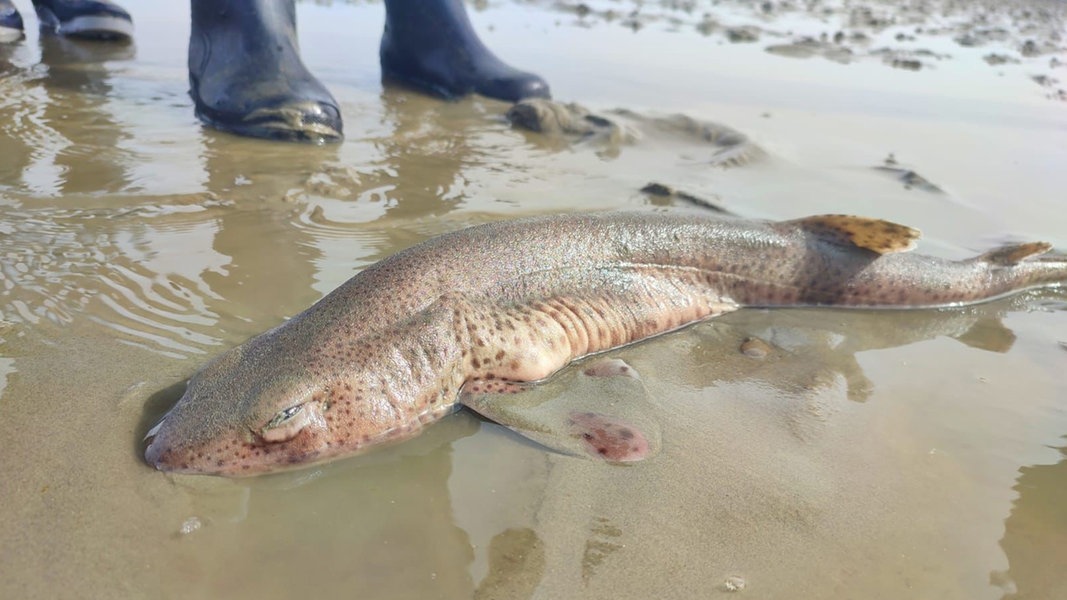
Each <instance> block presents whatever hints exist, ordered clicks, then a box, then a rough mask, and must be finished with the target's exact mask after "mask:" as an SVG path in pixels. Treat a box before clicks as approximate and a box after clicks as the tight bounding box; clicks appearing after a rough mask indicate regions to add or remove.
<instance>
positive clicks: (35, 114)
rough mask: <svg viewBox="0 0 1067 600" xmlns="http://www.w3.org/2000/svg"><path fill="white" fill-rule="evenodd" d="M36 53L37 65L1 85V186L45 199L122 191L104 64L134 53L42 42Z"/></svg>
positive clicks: (60, 40) (118, 135) (119, 135)
mask: <svg viewBox="0 0 1067 600" xmlns="http://www.w3.org/2000/svg"><path fill="white" fill-rule="evenodd" d="M40 46H41V62H40V64H39V65H37V66H35V67H33V68H31V69H27V70H21V69H19V70H17V71H16V72H15V73H12V75H11V76H9V77H5V78H4V79H5V80H7V81H8V83H6V84H0V85H3V88H2V91H3V92H4V93H3V96H5V102H4V105H3V106H2V107H0V132H2V133H0V135H2V136H3V139H0V148H3V150H4V151H3V152H0V155H2V156H4V158H3V159H0V181H2V182H4V184H5V185H9V186H10V185H12V184H15V183H16V182H17V183H19V184H21V185H20V186H19V187H21V188H22V189H25V190H30V191H33V192H34V193H36V194H41V195H46V196H55V195H60V194H73V193H101V192H105V193H106V192H111V193H114V192H117V191H119V190H122V189H123V188H125V187H126V185H127V184H128V183H129V181H128V177H127V174H126V172H125V165H127V164H128V163H129V162H130V161H129V160H128V159H127V157H125V156H124V155H123V152H122V150H120V148H121V145H122V144H121V142H122V141H123V140H124V139H126V136H127V135H128V134H127V133H126V132H125V131H123V129H122V128H121V127H119V126H118V124H117V123H116V122H115V121H114V120H113V119H112V118H111V113H112V109H110V108H109V107H108V104H109V102H110V97H111V95H112V93H113V92H112V84H111V81H110V79H111V77H112V74H111V70H110V68H108V67H107V66H105V63H107V62H110V61H119V60H125V59H129V58H131V57H132V56H133V47H132V46H129V45H126V44H119V43H102V42H91V41H84V40H82V41H79V40H72V39H68V38H64V37H60V36H49V35H45V36H41V37H40ZM72 115H77V116H76V117H75V118H71V117H72Z"/></svg>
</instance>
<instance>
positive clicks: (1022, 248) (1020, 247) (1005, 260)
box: [978, 242, 1052, 267]
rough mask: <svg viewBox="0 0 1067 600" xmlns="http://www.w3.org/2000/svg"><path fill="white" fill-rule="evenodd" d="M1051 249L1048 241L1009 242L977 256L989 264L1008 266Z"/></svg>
mask: <svg viewBox="0 0 1067 600" xmlns="http://www.w3.org/2000/svg"><path fill="white" fill-rule="evenodd" d="M1051 249H1052V244H1050V243H1048V242H1027V243H1025V244H1011V245H1008V246H1001V247H1000V248H994V249H992V250H990V251H989V252H986V253H985V254H982V255H981V256H979V257H978V260H980V261H982V262H987V263H989V264H991V265H1000V266H1003V267H1010V266H1013V265H1017V264H1019V263H1020V262H1022V261H1023V259H1025V258H1029V257H1031V256H1037V255H1039V254H1044V253H1046V252H1048V251H1049V250H1051Z"/></svg>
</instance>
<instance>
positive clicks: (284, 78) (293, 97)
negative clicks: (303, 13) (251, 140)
mask: <svg viewBox="0 0 1067 600" xmlns="http://www.w3.org/2000/svg"><path fill="white" fill-rule="evenodd" d="M192 17H193V19H192V33H191V35H190V38H189V87H190V90H189V94H190V95H191V96H192V98H193V102H194V103H195V105H196V116H197V117H199V118H200V120H201V121H203V122H204V123H206V124H208V125H210V126H211V127H214V128H216V129H221V130H223V131H228V132H231V133H236V134H238V135H244V136H250V137H259V138H268V139H277V140H290V141H310V142H332V141H338V140H340V139H341V138H342V137H343V134H342V130H343V125H342V122H341V109H340V107H339V106H338V104H337V101H336V100H334V98H333V96H332V95H330V92H329V91H328V90H327V89H326V87H325V86H324V85H322V83H320V82H319V80H318V79H316V78H315V77H314V76H313V75H312V74H311V73H310V72H309V71H308V70H307V67H305V66H304V62H303V61H302V60H301V59H300V48H299V44H298V42H297V37H296V11H295V8H294V6H293V0H192Z"/></svg>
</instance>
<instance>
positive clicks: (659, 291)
mask: <svg viewBox="0 0 1067 600" xmlns="http://www.w3.org/2000/svg"><path fill="white" fill-rule="evenodd" d="M918 236H919V232H918V231H916V230H914V229H911V228H909V227H905V226H902V225H897V224H894V223H889V222H886V221H881V220H877V219H868V218H863V217H851V216H843V215H823V216H816V217H808V218H805V219H798V220H791V221H779V222H772V221H754V220H722V219H717V218H713V217H708V216H704V215H700V214H691V213H600V214H577V215H556V216H548V217H534V218H528V219H520V220H515V221H505V222H498V223H491V224H486V225H480V226H476V227H471V228H468V229H464V230H460V231H457V232H453V233H450V234H446V235H443V236H439V237H436V238H432V239H430V240H428V241H426V242H423V243H421V244H419V245H416V246H413V247H411V248H409V249H407V250H405V251H402V252H400V253H398V254H395V255H393V256H391V257H389V258H387V259H385V260H382V261H380V262H378V263H376V264H374V265H372V266H371V267H369V268H367V269H366V270H364V271H363V272H361V273H359V274H357V275H356V276H355V277H353V278H352V279H350V280H349V281H348V282H346V283H345V284H343V285H342V286H341V287H339V288H338V289H336V290H335V291H333V292H332V293H330V294H328V295H327V296H325V297H324V298H323V299H322V300H320V301H319V302H318V303H316V304H315V305H313V306H312V307H310V308H309V309H307V310H306V311H304V312H303V313H301V314H299V315H297V316H295V317H293V318H292V319H290V320H289V321H287V322H285V323H283V324H282V325H279V326H278V327H275V328H274V329H271V330H269V331H267V332H265V333H263V334H260V335H259V336H256V337H254V338H252V339H251V340H249V341H248V342H246V343H244V344H243V345H241V346H238V347H236V348H234V349H231V350H229V351H227V352H225V353H223V354H222V355H221V356H219V357H217V358H216V359H215V360H213V361H212V362H210V363H209V364H207V365H206V366H205V367H204V368H203V369H201V370H200V371H199V372H198V373H196V374H195V375H194V376H193V377H192V378H191V379H190V381H189V385H188V387H187V389H186V392H185V394H184V396H183V397H182V398H181V399H180V400H179V401H178V403H177V404H176V405H175V406H174V407H173V408H172V409H171V410H170V412H168V413H167V414H166V415H165V416H164V418H163V420H162V421H160V423H159V424H158V425H157V426H156V427H154V428H153V429H152V431H150V432H149V434H148V436H147V437H148V438H149V439H150V440H151V441H150V443H149V445H148V447H147V449H146V452H145V458H146V460H147V462H148V463H149V464H151V465H153V466H155V467H156V468H158V469H160V470H165V471H176V472H185V473H200V474H216V475H226V476H244V475H253V474H258V473H264V472H269V471H273V470H279V469H283V468H288V467H292V466H299V465H304V464H310V463H315V462H321V461H325V460H329V459H332V458H338V457H342V456H347V455H351V454H354V453H357V452H359V451H362V450H364V449H366V448H369V447H373V446H375V445H378V444H381V443H383V442H387V441H391V440H397V439H403V438H406V437H410V436H412V435H415V434H417V433H418V432H419V431H420V430H421V429H422V428H424V427H425V426H426V425H427V424H429V423H431V422H433V421H435V420H437V419H439V418H441V417H443V416H444V415H446V414H448V413H449V412H451V411H453V410H455V408H456V407H457V405H458V403H461V402H463V403H465V404H468V405H470V406H472V407H474V408H475V409H476V410H478V411H479V412H482V413H483V414H486V415H487V416H489V417H491V418H492V417H493V416H494V414H493V411H491V410H486V409H485V408H484V407H486V406H491V405H492V404H493V402H487V401H486V399H487V398H489V399H492V400H493V401H495V399H499V400H500V401H502V402H504V401H506V397H507V396H508V394H511V393H521V392H523V391H524V390H525V389H527V388H526V385H527V383H526V382H533V381H537V380H540V379H543V378H546V377H548V376H549V375H551V374H553V373H554V372H556V371H558V370H559V369H561V368H562V367H564V366H565V365H567V364H568V363H569V362H571V361H573V360H575V359H577V358H580V357H582V356H585V355H588V354H592V353H596V352H600V351H604V350H608V349H611V348H615V347H618V346H622V345H626V344H630V343H633V342H635V341H638V340H641V339H644V338H647V337H650V336H653V335H657V334H660V333H664V332H667V331H671V330H674V329H678V328H680V327H684V326H686V325H688V324H690V323H694V322H697V321H700V320H703V319H707V318H710V317H714V316H717V315H721V314H723V313H726V312H729V311H732V310H736V309H738V308H740V307H746V306H758V307H785V306H841V307H865V308H918V307H936V306H956V305H963V304H968V303H975V302H981V301H985V300H990V299H993V298H997V297H1001V296H1005V295H1008V294H1012V293H1015V292H1018V291H1021V290H1025V289H1029V288H1035V287H1045V286H1059V285H1064V284H1067V258H1065V257H1062V256H1043V254H1044V253H1045V252H1047V251H1048V250H1049V248H1050V247H1049V245H1048V244H1045V243H1042V242H1035V243H1029V244H1017V245H1012V246H1005V247H1002V248H998V249H995V250H992V251H990V252H987V253H985V254H983V255H980V256H977V257H975V258H972V259H967V260H962V261H953V260H946V259H941V258H936V257H931V256H925V255H921V254H917V253H911V252H908V251H909V250H911V249H912V247H913V246H914V244H915V241H916V239H917V238H918ZM465 398H467V399H471V398H478V402H464V399H465ZM589 414H591V413H589ZM568 422H569V423H571V425H572V427H574V426H579V427H580V426H581V424H583V423H589V424H590V425H588V427H590V428H593V427H596V428H597V429H596V430H595V431H593V430H590V431H589V432H587V433H585V434H584V435H586V437H587V439H594V438H595V437H596V436H601V437H603V436H604V435H608V434H606V433H605V432H616V433H615V434H612V435H614V436H615V439H613V440H611V441H610V442H611V444H616V445H618V444H624V443H625V440H627V439H630V436H631V435H632V434H633V433H634V432H630V431H629V429H627V428H626V427H624V426H621V425H618V424H611V423H607V424H605V422H604V419H603V418H601V417H600V416H595V417H593V416H582V415H576V416H575V417H574V418H572V419H569V420H568ZM504 424H507V423H504ZM572 435H581V433H580V432H579V433H572ZM620 437H621V438H622V439H619V438H620ZM611 444H608V445H609V446H610V445H611ZM611 447H614V446H611ZM635 451H636V449H635ZM601 453H602V454H603V453H604V451H603V449H602V451H601ZM624 455H625V454H620V456H624ZM607 458H611V457H610V456H608V457H607ZM637 458H640V457H639V456H638V457H637ZM630 459H633V456H632V454H631V456H630V458H625V459H620V460H630Z"/></svg>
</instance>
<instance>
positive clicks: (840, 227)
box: [789, 215, 922, 254]
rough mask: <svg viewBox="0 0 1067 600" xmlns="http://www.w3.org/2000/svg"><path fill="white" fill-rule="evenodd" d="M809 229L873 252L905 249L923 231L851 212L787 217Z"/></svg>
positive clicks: (802, 227)
mask: <svg viewBox="0 0 1067 600" xmlns="http://www.w3.org/2000/svg"><path fill="white" fill-rule="evenodd" d="M789 223H792V224H795V225H797V226H799V227H800V228H801V229H804V230H805V231H807V232H808V233H812V234H815V235H817V236H819V237H820V238H823V239H824V240H826V241H827V242H830V243H832V244H837V245H840V246H855V247H857V248H863V249H864V250H870V251H871V252H874V253H876V254H891V253H894V252H907V251H908V250H912V249H913V248H915V242H916V240H918V239H919V237H920V236H921V235H922V233H921V232H920V231H919V230H918V229H913V228H911V227H908V226H906V225H899V224H897V223H892V222H890V221H883V220H881V219H872V218H869V217H855V216H852V215H817V216H814V217H805V218H803V219H796V220H794V221H789Z"/></svg>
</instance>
